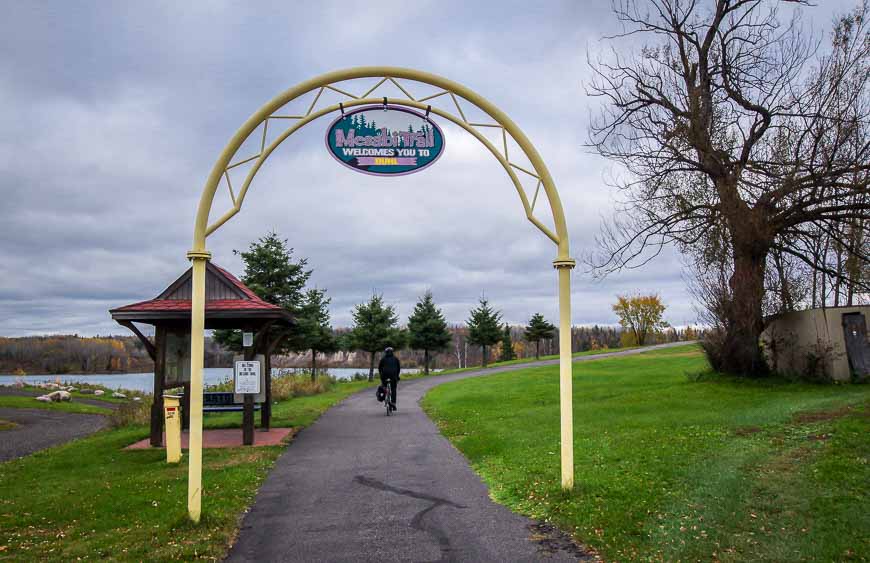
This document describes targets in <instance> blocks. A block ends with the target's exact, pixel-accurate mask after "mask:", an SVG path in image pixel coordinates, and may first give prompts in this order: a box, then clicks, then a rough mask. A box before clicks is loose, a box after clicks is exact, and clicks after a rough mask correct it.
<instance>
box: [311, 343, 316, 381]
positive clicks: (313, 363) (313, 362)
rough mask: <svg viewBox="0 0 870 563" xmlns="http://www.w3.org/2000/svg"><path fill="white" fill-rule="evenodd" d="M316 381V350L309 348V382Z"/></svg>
mask: <svg viewBox="0 0 870 563" xmlns="http://www.w3.org/2000/svg"><path fill="white" fill-rule="evenodd" d="M315 381H317V350H311V383H314V382H315Z"/></svg>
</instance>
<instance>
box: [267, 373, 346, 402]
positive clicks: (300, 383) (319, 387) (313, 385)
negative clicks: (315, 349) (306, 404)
mask: <svg viewBox="0 0 870 563" xmlns="http://www.w3.org/2000/svg"><path fill="white" fill-rule="evenodd" d="M333 386H335V378H333V377H330V376H328V375H318V376H317V379H316V380H314V381H311V377H310V376H309V375H306V374H287V375H281V376H278V377H273V378H272V400H273V401H285V400H287V399H292V398H293V397H305V396H308V395H317V394H319V393H325V392H327V391H329V390H330V389H332V388H333Z"/></svg>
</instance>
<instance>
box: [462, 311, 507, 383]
mask: <svg viewBox="0 0 870 563" xmlns="http://www.w3.org/2000/svg"><path fill="white" fill-rule="evenodd" d="M500 321H501V313H500V312H498V311H496V310H495V309H493V308H492V307H490V306H489V302H488V301H487V300H486V299H484V298H483V297H481V298H480V305H479V306H478V307H476V308H474V309H472V310H471V316H470V317H469V318H468V321H467V324H468V341H469V342H470V343H472V344H474V345H475V346H480V349H481V353H482V355H483V367H486V364H487V356H486V348H487V346H492V345H494V344H495V343H496V342H498V341H500V340H501V336H502V331H501V324H500Z"/></svg>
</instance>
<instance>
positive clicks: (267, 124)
mask: <svg viewBox="0 0 870 563" xmlns="http://www.w3.org/2000/svg"><path fill="white" fill-rule="evenodd" d="M363 78H375V79H376V80H377V81H376V82H375V83H374V85H373V86H370V87H368V88H367V89H366V90H365V91H363V92H360V93H359V94H354V93H352V92H350V91H348V90H350V89H351V88H350V87H348V86H347V85H346V84H345V83H346V82H348V81H353V80H358V79H363ZM409 82H415V83H423V84H427V85H429V86H434V87H435V88H436V93H434V94H431V95H426V96H424V97H420V98H416V97H414V96H413V95H412V94H411V90H412V89H414V88H413V87H410V88H409ZM388 86H394V87H395V89H397V90H398V92H401V94H402V95H403V97H386V96H378V95H377V94H378V92H379V90H380V91H381V92H383V91H384V90H385V89H386V88H385V87H388ZM417 86H418V87H419V84H417ZM390 89H392V88H390ZM312 92H313V93H314V95H313V99H312V100H311V102H310V104H309V105H308V106H307V110H305V111H304V113H302V112H300V113H298V114H290V113H286V106H287V105H288V104H289V103H290V102H293V101H294V100H298V99H299V98H302V97H303V96H305V95H306V94H310V93H312ZM325 94H329V95H325ZM327 98H330V99H331V101H332V100H334V99H335V98H338V101H337V103H331V104H330V103H328V102H326V101H325V100H326V99H327ZM384 103H387V104H391V105H401V106H406V107H411V108H415V109H417V110H420V111H425V112H426V113H427V114H428V113H430V112H431V113H432V114H435V115H438V116H440V117H443V118H445V119H447V120H449V121H450V122H452V123H454V124H456V125H457V126H459V127H461V128H463V129H465V130H466V131H467V132H468V133H470V134H471V135H473V136H474V137H475V138H476V139H477V140H478V141H480V142H481V143H482V144H483V145H484V146H485V147H486V148H487V149H488V150H489V151H490V153H492V155H493V156H494V157H495V158H496V159H497V160H498V161H499V162H500V163H501V165H502V166H503V168H504V169H505V171H506V172H507V174H508V176H509V177H510V179H511V181H512V182H513V184H514V186H515V188H516V190H517V193H518V195H519V197H520V201H521V203H522V206H523V209H524V211H525V215H526V217H527V219H528V220H529V221H530V222H531V223H532V224H534V225H535V226H536V227H537V228H538V229H540V230H541V232H543V233H544V234H545V235H546V236H547V237H549V238H550V239H551V240H552V241H553V242H554V243H555V244H556V245H557V246H558V247H559V259H562V260H566V259H569V258H568V256H569V255H568V236H567V231H566V228H565V220H564V217H563V213H562V206H561V203H560V201H559V196H558V193H557V192H556V189H555V186H554V185H553V181H552V179H551V177H550V174H549V172H548V171H547V168H546V166H545V165H544V163H543V161H542V160H541V158H540V156H539V155H538V153H537V151H536V149H535V148H534V147H533V146H532V145H531V143H530V142H529V140H528V139H527V138H526V136H525V135H524V134H523V132H522V131H521V130H520V129H519V128H518V127H517V126H516V125H515V124H514V123H513V121H511V120H510V118H508V117H507V116H506V115H505V114H504V113H503V112H501V111H500V110H499V109H498V108H496V107H495V106H493V105H492V104H490V103H489V102H488V101H486V100H485V99H483V98H482V97H480V96H478V95H477V94H476V93H474V92H472V91H471V90H469V89H467V88H465V87H463V86H461V85H459V84H456V83H454V82H451V81H449V80H446V79H444V78H441V77H438V76H435V75H430V74H428V73H422V72H419V71H413V70H409V69H399V68H387V67H364V68H357V69H350V70H348V71H339V72H335V73H330V74H327V75H323V76H321V77H318V78H315V79H313V80H310V81H308V82H304V83H302V84H300V85H299V86H297V87H296V88H293V89H291V90H288V91H286V92H284V93H283V94H281V95H279V96H278V97H276V98H275V99H273V100H272V101H271V102H269V103H268V104H266V105H265V106H264V107H263V108H261V109H260V111H258V112H257V113H255V114H254V115H253V116H251V118H250V119H249V120H248V121H247V122H246V123H245V124H244V125H243V126H242V127H241V128H240V129H239V131H238V132H237V133H236V135H235V136H234V137H233V139H232V140H231V141H230V143H229V144H228V145H227V147H226V148H225V149H224V152H223V154H222V155H221V158H220V159H219V160H218V162H217V163H216V164H215V167H214V169H213V170H212V174H211V175H210V177H209V180H208V183H207V185H206V189H205V191H204V192H203V200H202V201H201V202H200V209H199V214H198V216H197V233H196V236H195V238H194V243H195V245H194V246H195V248H196V247H197V246H199V243H200V242H201V243H202V244H201V248H200V249H201V250H204V246H205V245H204V242H205V237H207V236H209V235H210V234H211V233H213V232H214V231H216V230H217V229H218V228H220V227H221V226H222V225H223V224H224V223H226V222H227V221H228V220H229V219H231V218H232V217H233V216H235V215H236V214H237V213H238V212H239V211H240V210H241V208H242V204H243V203H244V200H245V197H246V195H247V193H248V190H249V188H250V186H251V182H252V181H253V179H254V177H255V176H256V174H257V172H258V171H259V170H260V167H261V166H262V165H263V163H264V162H265V161H266V159H268V157H269V156H270V155H271V154H272V152H273V151H274V150H275V149H276V148H277V147H278V146H279V145H280V144H281V143H282V142H283V141H285V140H286V139H287V138H288V137H290V136H291V135H292V134H293V133H295V132H296V131H298V130H299V129H301V128H302V127H304V126H305V125H307V124H308V123H310V122H311V121H313V120H315V119H318V118H320V117H322V116H324V115H327V114H329V113H333V112H337V111H344V110H345V109H350V108H353V107H356V106H364V105H380V104H384ZM433 104H440V105H433ZM445 105H446V108H445V107H442V106H445ZM463 106H465V109H463ZM466 110H468V111H469V114H483V115H484V116H486V117H485V118H484V119H483V120H481V121H473V120H470V119H469V118H468V117H467V115H468V114H467V113H466ZM288 122H289V125H288ZM276 128H277V130H279V131H280V133H279V134H278V135H277V136H275V137H274V139H272V140H271V141H270V140H269V136H270V133H272V134H274V132H275V130H276ZM485 130H486V131H488V132H496V138H497V139H499V140H497V141H496V142H492V141H491V140H490V138H489V137H488V136H487V135H486V134H485V133H484V131H485ZM243 145H244V146H245V147H248V150H253V151H256V154H240V152H241V151H240V148H241V147H242V146H243ZM514 146H516V147H518V150H517V151H516V153H519V154H514V151H513V150H511V151H510V152H509V150H508V149H509V147H511V148H513V147H514ZM250 147H255V148H253V149H251V148H250ZM517 156H520V157H524V158H525V160H523V161H522V164H523V165H520V164H518V163H517ZM526 161H528V162H529V163H530V165H525V163H526ZM244 165H248V171H247V174H246V176H245V179H244V181H243V182H242V183H241V185H238V186H234V185H233V182H232V181H231V177H230V176H231V172H232V171H233V170H234V169H236V168H239V167H242V166H244ZM521 176H523V177H525V180H526V184H524V182H523V181H522V180H521ZM532 184H533V185H534V190H527V189H526V187H525V186H526V185H529V186H530V185H532ZM219 186H225V188H226V190H227V191H228V193H229V200H230V202H231V203H232V206H231V208H230V209H229V210H227V211H226V212H224V213H223V214H222V215H221V216H220V217H219V218H218V219H217V220H215V221H214V222H213V223H210V224H208V225H207V226H206V223H207V222H208V215H209V211H210V209H211V206H212V203H213V199H214V195H215V192H216V190H217V188H218V187H219ZM542 189H543V191H544V193H545V194H546V196H547V198H548V201H549V204H550V205H549V207H550V211H551V212H552V217H553V224H554V226H555V232H554V231H553V230H551V229H550V228H548V227H547V226H546V225H544V223H543V222H542V221H541V220H540V219H539V218H538V217H537V216H536V215H535V208H536V205H537V203H538V199H539V196H540V194H541V191H542ZM200 238H201V240H200Z"/></svg>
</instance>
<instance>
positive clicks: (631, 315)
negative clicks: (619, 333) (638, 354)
mask: <svg viewBox="0 0 870 563" xmlns="http://www.w3.org/2000/svg"><path fill="white" fill-rule="evenodd" d="M613 312H614V313H616V316H617V317H619V324H620V325H622V329H623V330H624V331H627V332H628V333H629V334H631V335H632V336H633V338H634V343H635V344H637V345H638V346H643V345H644V344H646V343H647V339H648V338H649V337H650V336H651V335H652V334H655V333H656V332H657V331H660V330H662V329H664V328H666V327H667V326H668V323H666V322H665V321H664V320H662V314H663V313H664V312H665V306H664V304H662V301H661V299H660V298H659V296H658V295H628V296H626V295H618V296H617V297H616V304H614V305H613Z"/></svg>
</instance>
